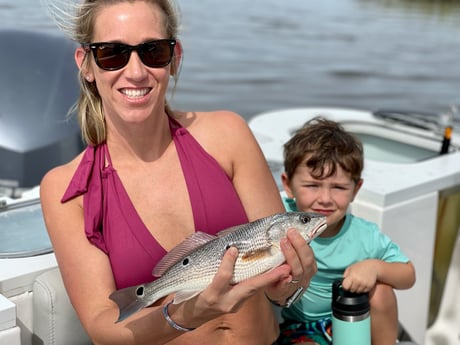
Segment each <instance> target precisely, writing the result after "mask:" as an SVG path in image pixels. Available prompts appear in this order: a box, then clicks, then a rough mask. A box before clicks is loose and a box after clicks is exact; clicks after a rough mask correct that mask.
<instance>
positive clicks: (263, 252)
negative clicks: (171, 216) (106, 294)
mask: <svg viewBox="0 0 460 345" xmlns="http://www.w3.org/2000/svg"><path fill="white" fill-rule="evenodd" d="M326 227H327V225H326V217H325V216H323V215H320V214H317V213H309V212H288V213H278V214H275V215H272V216H268V217H265V218H261V219H258V220H255V221H253V222H250V223H246V224H242V225H238V226H234V227H231V228H228V229H226V230H223V231H221V232H219V233H218V234H217V235H216V236H215V235H209V234H206V233H203V232H195V233H194V234H193V235H192V236H190V237H189V238H187V239H186V240H184V241H183V242H182V243H180V244H179V245H177V246H176V247H175V248H173V249H172V250H171V251H170V252H169V253H168V254H166V255H165V256H164V257H163V259H162V260H161V261H160V262H159V263H158V264H157V265H156V266H155V268H154V270H153V275H154V276H156V277H159V278H158V279H156V280H154V281H153V282H151V283H146V284H141V285H137V286H132V287H128V288H124V289H120V290H117V291H115V292H113V293H112V294H111V295H110V299H112V300H113V301H115V302H116V303H117V305H118V307H119V309H120V315H119V318H118V320H117V322H119V321H122V320H124V319H126V318H127V317H129V316H131V315H132V314H134V313H136V312H137V311H139V310H141V309H143V308H145V307H148V306H149V305H151V304H153V303H155V302H156V301H157V300H159V299H160V298H162V297H164V296H167V295H169V294H171V293H175V296H174V301H173V303H180V302H183V301H186V300H188V299H190V298H192V297H194V296H196V295H197V294H199V293H200V292H202V291H203V290H204V289H206V287H207V286H208V285H209V284H210V283H211V281H212V279H213V278H214V275H215V274H216V273H217V270H218V269H219V266H220V263H221V260H222V257H223V255H224V253H225V251H226V250H227V249H228V248H230V247H236V248H237V249H238V258H237V260H236V263H235V268H234V272H233V278H232V283H234V284H237V283H239V282H241V281H243V280H246V279H248V278H251V277H254V276H257V275H259V274H262V273H264V272H267V271H269V270H271V269H273V268H275V267H277V266H279V265H281V264H282V263H283V262H284V261H285V258H284V255H283V253H282V252H281V248H280V240H281V239H282V238H284V237H286V232H287V230H288V229H290V228H294V229H297V231H298V232H299V233H300V234H301V235H302V237H303V238H304V239H305V240H306V241H307V242H310V241H311V240H313V239H314V238H316V237H317V236H319V235H320V234H321V233H322V232H323V231H324V230H325V229H326Z"/></svg>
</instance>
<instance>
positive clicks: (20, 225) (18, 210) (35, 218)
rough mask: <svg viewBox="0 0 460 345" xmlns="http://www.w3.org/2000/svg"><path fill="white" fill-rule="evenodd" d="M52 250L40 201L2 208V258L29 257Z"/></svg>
mask: <svg viewBox="0 0 460 345" xmlns="http://www.w3.org/2000/svg"><path fill="white" fill-rule="evenodd" d="M51 251H52V246H51V242H50V240H49V237H48V233H47V232H46V228H45V223H44V221H43V216H42V211H41V207H40V203H39V202H38V201H36V202H32V203H28V204H27V205H23V206H16V207H14V208H11V209H8V210H0V259H2V258H18V257H28V256H34V255H39V254H45V253H50V252H51Z"/></svg>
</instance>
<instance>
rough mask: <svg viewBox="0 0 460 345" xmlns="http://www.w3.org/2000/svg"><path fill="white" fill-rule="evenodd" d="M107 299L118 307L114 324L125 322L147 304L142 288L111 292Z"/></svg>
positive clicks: (128, 288)
mask: <svg viewBox="0 0 460 345" xmlns="http://www.w3.org/2000/svg"><path fill="white" fill-rule="evenodd" d="M109 298H110V299H111V300H112V301H114V302H115V303H116V304H117V305H118V309H119V310H120V314H119V316H118V320H117V321H115V323H117V322H120V321H123V320H125V319H126V318H128V317H130V316H131V315H132V314H134V313H136V312H138V311H140V310H141V309H143V308H145V307H147V306H148V305H149V304H151V303H149V302H148V301H147V299H146V298H145V296H144V286H143V285H139V286H132V287H127V288H124V289H120V290H117V291H115V292H113V293H112V294H111V295H110V296H109Z"/></svg>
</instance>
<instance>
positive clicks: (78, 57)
mask: <svg viewBox="0 0 460 345" xmlns="http://www.w3.org/2000/svg"><path fill="white" fill-rule="evenodd" d="M86 54H87V51H86V50H85V49H84V48H82V47H78V48H77V49H75V55H74V57H75V62H76V64H77V67H78V68H79V69H80V71H81V73H82V75H83V76H84V77H85V79H86V80H87V81H88V82H89V83H91V82H93V81H94V76H93V74H92V73H91V72H89V71H87V70H85V69H83V62H84V61H85V56H86Z"/></svg>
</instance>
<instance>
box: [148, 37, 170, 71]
mask: <svg viewBox="0 0 460 345" xmlns="http://www.w3.org/2000/svg"><path fill="white" fill-rule="evenodd" d="M172 48H173V45H172V44H171V41H169V40H164V41H156V42H148V43H144V44H143V45H142V50H141V54H142V61H143V62H144V64H146V65H147V66H149V67H163V66H166V65H168V64H169V63H170V62H171V58H172V52H173V49H172Z"/></svg>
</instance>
